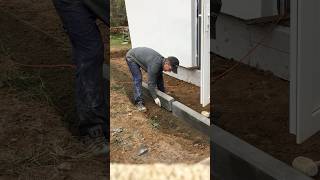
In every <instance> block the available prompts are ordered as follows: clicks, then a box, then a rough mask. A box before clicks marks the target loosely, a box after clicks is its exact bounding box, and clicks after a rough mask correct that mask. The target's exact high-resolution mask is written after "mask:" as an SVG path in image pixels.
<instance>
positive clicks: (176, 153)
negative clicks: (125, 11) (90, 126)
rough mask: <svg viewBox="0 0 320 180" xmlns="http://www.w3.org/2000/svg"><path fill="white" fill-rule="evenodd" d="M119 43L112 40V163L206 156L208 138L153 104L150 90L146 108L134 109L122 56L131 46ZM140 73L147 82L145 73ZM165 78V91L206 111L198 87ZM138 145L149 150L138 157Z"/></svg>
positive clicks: (194, 160) (190, 159)
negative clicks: (143, 109) (142, 111)
mask: <svg viewBox="0 0 320 180" xmlns="http://www.w3.org/2000/svg"><path fill="white" fill-rule="evenodd" d="M112 37H113V36H112ZM116 37H118V36H116ZM119 43H121V41H120V42H118V41H116V40H115V39H114V38H112V39H111V62H110V64H111V66H110V67H111V85H110V89H111V93H110V96H111V106H110V116H111V119H110V120H111V123H110V124H111V154H110V158H111V159H110V160H111V162H116V163H134V164H140V163H170V164H171V163H188V164H189V163H197V162H199V161H201V160H203V159H205V158H208V157H209V156H210V146H209V139H208V137H206V136H204V135H203V134H202V133H201V132H199V131H197V130H195V129H194V128H192V127H191V126H190V125H189V124H186V123H185V122H184V121H182V120H181V119H179V118H177V117H174V116H173V115H172V113H171V112H169V111H167V110H165V109H163V108H160V107H158V106H157V105H155V103H154V102H153V100H152V98H150V97H149V95H148V93H149V92H147V91H144V98H145V102H146V107H147V109H148V111H147V112H146V113H141V112H138V111H137V110H136V108H135V106H134V105H133V103H132V96H133V84H132V77H131V74H130V71H129V69H128V67H127V64H126V61H125V59H124V57H125V53H126V52H127V50H128V48H130V45H121V44H120V45H119ZM143 74H144V81H145V82H146V81H147V78H146V73H143ZM164 80H165V85H166V91H167V93H168V94H170V95H171V96H173V97H174V98H175V99H176V100H178V101H180V102H182V103H184V104H185V105H187V106H189V107H191V108H192V109H194V110H196V111H198V112H199V113H201V111H202V110H207V111H209V106H207V107H204V108H203V107H202V106H201V105H200V99H199V97H200V94H199V88H198V87H196V86H194V85H191V84H188V83H185V82H183V81H179V80H177V79H174V78H172V77H169V76H167V75H165V78H164ZM169 80H170V81H169ZM141 148H147V149H148V151H147V152H146V153H145V154H143V155H140V156H139V150H141Z"/></svg>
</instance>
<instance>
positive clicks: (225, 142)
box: [210, 125, 312, 180]
mask: <svg viewBox="0 0 320 180" xmlns="http://www.w3.org/2000/svg"><path fill="white" fill-rule="evenodd" d="M210 132H211V133H210V139H211V143H212V151H213V157H212V164H211V165H212V168H213V169H212V170H213V175H214V176H216V177H217V179H223V180H237V179H239V180H242V179H244V180H247V179H248V180H249V179H250V180H251V179H252V180H312V178H310V177H307V176H305V175H304V174H302V173H300V172H299V171H297V170H295V169H293V168H292V167H290V166H288V165H287V164H285V163H283V162H281V161H280V160H277V159H275V158H274V157H272V156H270V155H268V154H267V153H265V152H263V151H261V150H259V149H257V148H255V147H253V146H252V145H250V144H248V143H246V142H245V141H243V140H241V139H239V138H237V137H235V136H233V135H232V134H230V133H228V132H226V131H224V130H223V129H221V128H219V127H217V126H215V125H212V126H211V127H210Z"/></svg>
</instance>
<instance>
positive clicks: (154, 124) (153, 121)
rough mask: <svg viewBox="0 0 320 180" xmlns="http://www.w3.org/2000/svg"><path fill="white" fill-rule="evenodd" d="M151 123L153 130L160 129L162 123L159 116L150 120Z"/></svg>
mask: <svg viewBox="0 0 320 180" xmlns="http://www.w3.org/2000/svg"><path fill="white" fill-rule="evenodd" d="M149 122H150V125H151V126H152V128H155V129H159V128H160V121H159V119H158V116H152V117H151V118H150V119H149Z"/></svg>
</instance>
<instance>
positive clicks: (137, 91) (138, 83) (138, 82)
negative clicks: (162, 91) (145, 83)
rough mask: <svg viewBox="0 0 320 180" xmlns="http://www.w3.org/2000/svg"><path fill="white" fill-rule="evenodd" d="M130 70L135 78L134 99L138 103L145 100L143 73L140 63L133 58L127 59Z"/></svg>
mask: <svg viewBox="0 0 320 180" xmlns="http://www.w3.org/2000/svg"><path fill="white" fill-rule="evenodd" d="M126 60H127V64H128V67H129V69H130V72H131V74H132V79H133V87H134V90H133V100H134V102H135V103H136V104H137V103H138V102H142V103H144V102H143V97H142V74H141V70H140V66H139V64H137V63H136V62H135V61H133V60H131V59H128V58H127V59H126Z"/></svg>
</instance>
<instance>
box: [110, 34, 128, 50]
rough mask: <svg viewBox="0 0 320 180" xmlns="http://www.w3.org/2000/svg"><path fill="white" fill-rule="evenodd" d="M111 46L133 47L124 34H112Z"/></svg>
mask: <svg viewBox="0 0 320 180" xmlns="http://www.w3.org/2000/svg"><path fill="white" fill-rule="evenodd" d="M110 46H111V47H114V48H122V47H123V48H129V47H131V42H130V40H129V39H128V37H126V36H125V35H123V34H111V35H110Z"/></svg>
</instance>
